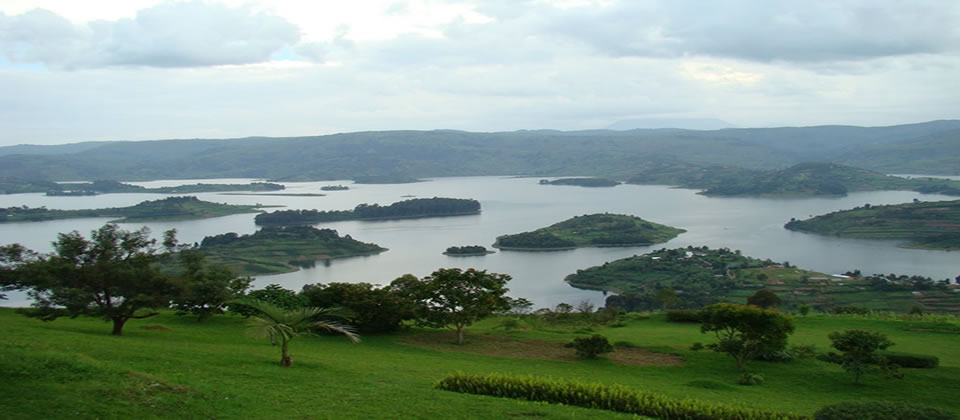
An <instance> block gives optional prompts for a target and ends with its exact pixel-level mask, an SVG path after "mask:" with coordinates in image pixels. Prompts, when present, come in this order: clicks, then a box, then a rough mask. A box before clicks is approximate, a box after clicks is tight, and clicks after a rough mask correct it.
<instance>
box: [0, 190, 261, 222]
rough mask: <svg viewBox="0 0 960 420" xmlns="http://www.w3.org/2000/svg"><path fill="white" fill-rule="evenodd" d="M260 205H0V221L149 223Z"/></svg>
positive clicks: (180, 201)
mask: <svg viewBox="0 0 960 420" xmlns="http://www.w3.org/2000/svg"><path fill="white" fill-rule="evenodd" d="M260 207H266V206H248V205H234V204H220V203H212V202H209V201H202V200H199V199H198V198H197V197H194V196H187V197H167V198H164V199H161V200H153V201H144V202H141V203H139V204H137V205H134V206H130V207H113V208H105V209H89V210H50V209H47V208H46V207H35V208H29V207H26V206H23V207H8V208H0V223H3V222H40V221H45V220H56V219H75V218H82V217H116V218H118V219H117V220H113V222H119V223H125V222H151V221H161V220H186V219H203V218H210V217H220V216H228V215H231V214H241V213H259V212H261V210H260Z"/></svg>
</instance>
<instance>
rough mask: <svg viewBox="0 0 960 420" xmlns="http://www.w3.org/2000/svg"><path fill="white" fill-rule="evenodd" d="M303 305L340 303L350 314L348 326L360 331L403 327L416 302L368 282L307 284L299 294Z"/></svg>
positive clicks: (394, 291) (391, 330)
mask: <svg viewBox="0 0 960 420" xmlns="http://www.w3.org/2000/svg"><path fill="white" fill-rule="evenodd" d="M299 296H300V297H302V298H303V301H304V304H305V306H318V307H334V306H339V307H342V308H344V309H345V310H346V311H348V312H349V313H350V325H351V326H353V327H354V328H356V330H357V331H359V332H362V333H387V332H394V331H398V330H401V329H403V328H404V327H405V326H406V324H404V322H405V321H409V320H412V319H413V318H414V310H415V306H414V305H415V302H414V301H413V300H412V299H409V298H408V297H406V296H403V295H402V294H401V293H399V292H398V291H397V290H395V289H394V288H392V287H374V286H373V285H372V284H369V283H327V284H319V283H318V284H308V285H306V286H303V290H302V291H301V292H300V294H299Z"/></svg>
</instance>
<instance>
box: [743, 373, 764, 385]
mask: <svg viewBox="0 0 960 420" xmlns="http://www.w3.org/2000/svg"><path fill="white" fill-rule="evenodd" d="M737 383H738V384H740V385H760V384H762V383H763V376H760V375H757V374H753V373H742V374H740V376H739V377H737Z"/></svg>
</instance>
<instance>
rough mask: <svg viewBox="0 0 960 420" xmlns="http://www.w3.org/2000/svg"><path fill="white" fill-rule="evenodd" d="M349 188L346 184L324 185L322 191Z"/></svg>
mask: <svg viewBox="0 0 960 420" xmlns="http://www.w3.org/2000/svg"><path fill="white" fill-rule="evenodd" d="M349 189H350V187H348V186H346V185H324V186H322V187H320V190H321V191H346V190H349Z"/></svg>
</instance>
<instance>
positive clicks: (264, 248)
mask: <svg viewBox="0 0 960 420" xmlns="http://www.w3.org/2000/svg"><path fill="white" fill-rule="evenodd" d="M386 250H387V249H386V248H383V247H381V246H379V245H376V244H371V243H366V242H360V241H358V240H356V239H353V238H352V237H350V235H345V236H340V235H339V234H338V233H337V231H335V230H333V229H317V228H314V227H310V226H271V227H265V228H263V229H260V230H259V231H257V232H255V233H253V234H252V235H238V234H236V233H232V232H231V233H224V234H221V235H215V236H207V237H205V238H203V241H202V242H201V243H200V248H199V251H200V252H202V253H204V254H205V255H206V256H207V258H208V259H209V260H210V262H211V263H212V264H224V265H226V266H228V267H230V268H231V269H233V270H234V271H235V272H236V273H238V274H241V275H259V274H279V273H287V272H291V271H297V270H299V269H300V268H304V267H312V266H313V265H314V264H315V263H316V262H317V261H329V260H332V259H336V258H346V257H355V256H364V255H374V254H379V253H381V252H384V251H386Z"/></svg>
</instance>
